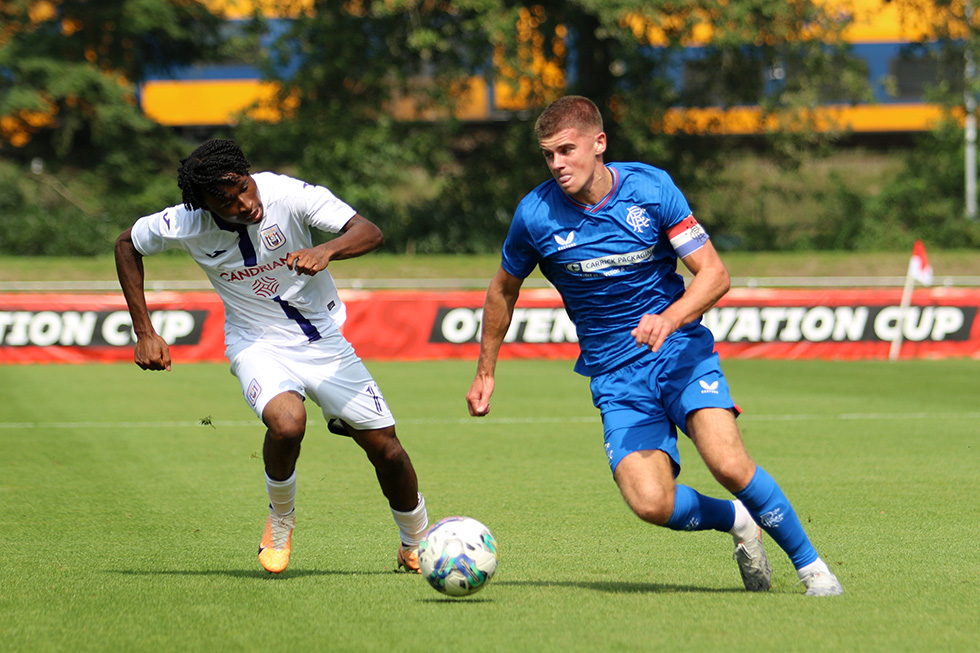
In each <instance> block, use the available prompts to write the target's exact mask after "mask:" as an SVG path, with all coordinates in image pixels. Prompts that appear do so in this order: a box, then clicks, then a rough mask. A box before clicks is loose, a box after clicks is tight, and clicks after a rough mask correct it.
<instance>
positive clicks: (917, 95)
mask: <svg viewBox="0 0 980 653" xmlns="http://www.w3.org/2000/svg"><path fill="white" fill-rule="evenodd" d="M208 1H209V4H210V5H211V6H212V7H213V8H215V9H217V10H219V11H222V12H223V13H224V15H225V16H226V17H227V18H228V20H229V21H230V22H232V23H234V22H236V21H242V20H246V19H247V18H248V16H250V15H251V12H252V11H253V10H254V8H255V7H256V6H258V7H259V8H260V9H261V8H262V2H261V0H254V1H251V2H250V1H249V0H208ZM823 1H824V2H825V3H827V4H828V5H829V6H833V7H834V8H835V10H837V11H844V12H849V15H850V16H851V19H852V20H851V21H850V22H849V24H848V27H847V28H846V30H845V31H844V33H843V38H844V39H845V40H846V42H848V43H849V44H850V46H851V53H852V55H853V56H854V57H857V58H858V59H859V60H860V61H861V62H862V63H863V67H864V70H865V73H866V76H867V77H866V81H867V85H868V88H869V90H870V95H869V97H867V98H866V99H865V100H864V101H860V102H847V103H834V102H829V101H828V102H827V103H826V104H823V105H821V106H820V108H819V109H818V110H817V115H816V119H817V120H816V124H817V125H818V126H819V125H821V124H824V125H828V128H830V127H829V125H835V126H844V127H847V128H849V129H850V130H851V131H853V132H854V133H858V134H861V133H868V134H872V133H894V132H916V131H925V130H928V129H930V128H931V127H932V126H934V125H935V124H936V122H937V121H938V120H939V119H941V118H942V117H943V115H944V114H943V109H942V107H941V106H939V105H938V104H935V103H932V102H930V101H928V100H927V89H928V88H929V86H930V85H931V84H934V83H935V82H936V81H937V79H940V78H944V77H945V78H947V79H949V80H951V81H952V83H953V84H954V85H955V84H959V85H962V82H963V70H962V69H957V68H956V67H955V66H954V67H953V68H950V67H949V66H945V67H943V66H942V64H940V63H937V61H938V59H937V57H935V56H934V55H935V52H936V48H935V47H932V48H930V46H929V43H930V42H932V43H933V45H935V43H934V42H935V40H936V38H937V35H936V34H935V33H934V32H935V29H934V27H933V26H930V25H929V24H928V22H929V21H928V20H927V18H928V17H924V16H922V15H921V14H920V15H910V14H909V13H908V12H905V13H903V8H902V6H901V3H898V2H888V1H887V0H823ZM267 4H269V5H274V4H275V3H272V2H269V3H267ZM309 4H312V2H309ZM293 5H294V6H295V7H298V8H299V9H298V10H303V3H302V2H296V3H293ZM288 20H289V17H283V16H281V15H280V16H271V17H270V18H269V24H270V25H271V30H272V31H271V32H270V34H269V38H273V37H274V33H275V30H276V29H277V25H278V26H279V28H282V27H284V22H283V21H288ZM954 36H955V34H954ZM923 43H925V44H926V45H925V46H922V45H921V44H923ZM704 47H707V46H705V45H701V46H699V45H698V44H696V43H694V44H692V45H691V46H690V47H689V48H688V50H689V53H688V56H686V57H685V58H686V60H688V61H696V60H697V58H698V52H699V49H700V48H704ZM530 65H532V66H534V67H535V69H536V70H535V73H536V74H540V75H541V76H543V77H547V78H548V79H547V83H548V84H551V85H556V84H557V85H560V84H562V83H563V80H564V78H563V74H562V71H561V70H560V64H558V65H557V67H556V63H555V60H551V61H546V60H539V61H533V62H530ZM497 72H498V74H499V73H500V72H501V71H500V68H499V66H497ZM763 74H766V75H768V76H769V78H770V79H773V78H778V76H779V75H780V74H782V71H778V70H770V71H763ZM692 77H693V78H695V79H696V76H692ZM684 79H685V75H684V72H683V71H679V72H678V81H680V83H681V84H683V83H684ZM690 83H693V82H690ZM461 88H463V89H464V90H462V91H460V93H459V98H458V101H457V102H456V106H455V110H454V115H455V117H457V118H459V119H461V120H469V121H490V120H494V119H496V118H499V117H500V116H504V115H507V113H508V112H511V111H515V110H520V109H526V108H528V107H527V105H526V102H524V100H522V96H521V92H520V90H519V89H518V90H517V91H515V90H514V87H513V85H512V84H510V83H508V82H506V81H502V80H501V79H497V80H493V79H487V78H485V77H483V76H473V77H472V78H471V79H469V80H467V83H466V84H464V85H462V86H461ZM276 90H277V86H276V85H275V84H274V83H271V82H267V81H263V80H262V79H261V78H260V76H259V74H258V72H257V70H256V69H255V68H254V67H252V66H249V65H244V64H235V63H229V64H225V65H204V66H199V67H190V68H184V69H180V70H177V71H174V72H172V73H169V74H168V75H160V76H157V77H153V78H149V79H146V80H145V81H143V82H142V83H141V84H140V85H139V89H138V91H139V102H140V106H141V107H142V109H143V111H144V112H145V113H146V115H147V116H149V117H150V118H152V119H153V120H155V121H157V122H159V123H161V124H165V125H171V126H182V127H190V126H217V125H225V124H231V123H233V122H234V121H235V120H236V119H237V117H238V116H239V115H241V113H242V112H243V111H245V110H246V109H249V108H250V107H251V109H249V114H250V115H251V116H253V117H256V118H259V119H265V120H276V119H277V118H278V112H277V109H276V105H275V103H274V102H269V100H270V99H272V98H274V96H275V93H276ZM412 107H413V104H412V103H411V102H410V101H408V100H406V101H405V102H403V103H400V104H395V105H393V106H392V107H391V110H392V112H393V113H394V114H395V115H396V117H401V118H413V117H414V118H417V117H420V116H418V115H415V114H413V111H414V110H413V108H412ZM423 117H424V116H423ZM766 120H767V119H766V118H765V117H763V112H762V111H761V110H760V108H759V107H758V106H756V105H752V104H749V103H746V104H738V105H736V106H727V107H722V106H712V105H710V104H705V105H702V106H697V105H689V106H684V107H683V108H674V109H671V110H670V111H668V112H667V114H666V116H665V117H664V122H663V125H662V128H663V129H664V130H665V131H668V132H669V131H686V132H697V133H719V134H753V133H758V132H760V131H762V130H765V129H766V128H767V127H771V126H772V125H767V123H766Z"/></svg>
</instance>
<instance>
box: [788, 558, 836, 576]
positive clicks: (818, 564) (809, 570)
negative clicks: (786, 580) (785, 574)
mask: <svg viewBox="0 0 980 653" xmlns="http://www.w3.org/2000/svg"><path fill="white" fill-rule="evenodd" d="M796 573H797V575H798V576H799V577H800V578H801V579H802V578H804V577H806V576H809V575H810V574H813V573H818V574H829V573H830V567H828V566H827V563H826V562H824V561H823V558H817V559H816V560H814V561H813V562H811V563H810V564H808V565H805V566H803V567H800V568H799V569H797V570H796Z"/></svg>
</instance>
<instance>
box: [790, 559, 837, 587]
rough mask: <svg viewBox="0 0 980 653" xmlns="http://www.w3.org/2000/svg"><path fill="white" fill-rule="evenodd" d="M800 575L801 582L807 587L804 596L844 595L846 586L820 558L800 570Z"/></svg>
mask: <svg viewBox="0 0 980 653" xmlns="http://www.w3.org/2000/svg"><path fill="white" fill-rule="evenodd" d="M799 574H800V582H801V583H803V584H804V585H806V594H805V595H804V596H837V595H838V594H843V593H844V586H843V585H841V584H840V581H839V580H837V576H834V574H833V572H832V571H830V568H829V567H828V566H827V563H826V562H824V561H823V560H821V559H820V558H817V560H816V562H813V563H811V564H809V565H807V566H806V567H804V568H803V569H800V570H799Z"/></svg>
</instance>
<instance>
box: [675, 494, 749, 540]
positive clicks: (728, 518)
mask: <svg viewBox="0 0 980 653" xmlns="http://www.w3.org/2000/svg"><path fill="white" fill-rule="evenodd" d="M749 485H751V483H750V484H749ZM734 524H735V505H734V504H733V503H732V502H731V501H726V500H724V499H712V498H711V497H706V496H704V495H703V494H698V493H697V492H696V491H694V490H693V489H691V488H689V487H688V486H686V485H677V486H676V490H675V493H674V513H673V514H672V515H671V516H670V521H668V522H667V523H666V524H665V526H666V527H667V528H670V529H672V530H675V531H707V530H716V531H725V532H727V531H729V530H731V528H732V526H733V525H734Z"/></svg>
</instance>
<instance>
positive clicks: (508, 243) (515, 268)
mask: <svg viewBox="0 0 980 653" xmlns="http://www.w3.org/2000/svg"><path fill="white" fill-rule="evenodd" d="M540 259H541V256H540V254H539V253H538V251H537V249H536V248H535V247H534V242H533V240H532V238H531V234H530V232H529V231H528V229H527V223H526V222H525V221H524V211H523V210H522V205H518V207H517V211H516V212H515V213H514V219H513V220H512V221H511V223H510V229H508V230H507V238H505V239H504V247H503V251H502V252H501V263H500V265H501V267H502V268H503V269H504V271H505V272H507V274H510V275H512V276H515V277H517V278H518V279H525V278H527V276H528V275H529V274H531V272H533V271H534V267H535V266H536V265H537V264H538V261H539V260H540Z"/></svg>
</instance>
